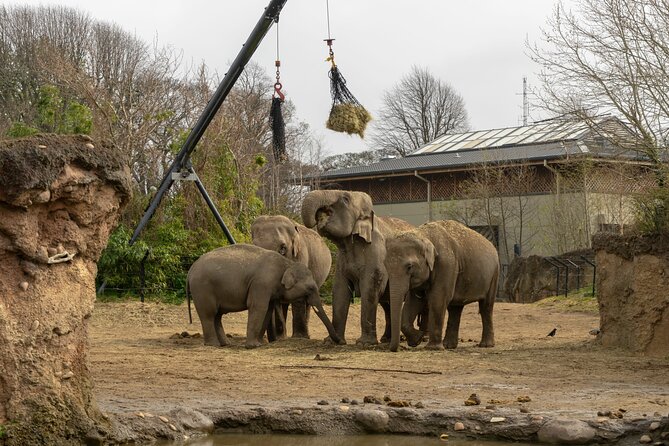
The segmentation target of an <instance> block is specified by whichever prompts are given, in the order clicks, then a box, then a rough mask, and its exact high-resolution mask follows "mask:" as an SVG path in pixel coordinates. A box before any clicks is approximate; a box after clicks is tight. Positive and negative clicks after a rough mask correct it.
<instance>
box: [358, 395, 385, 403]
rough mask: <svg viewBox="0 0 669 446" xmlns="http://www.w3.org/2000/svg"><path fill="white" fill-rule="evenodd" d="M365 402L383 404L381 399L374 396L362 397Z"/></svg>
mask: <svg viewBox="0 0 669 446" xmlns="http://www.w3.org/2000/svg"><path fill="white" fill-rule="evenodd" d="M362 401H363V403H369V404H381V400H379V399H378V398H376V397H373V396H369V395H368V396H366V397H364V398H363V399H362Z"/></svg>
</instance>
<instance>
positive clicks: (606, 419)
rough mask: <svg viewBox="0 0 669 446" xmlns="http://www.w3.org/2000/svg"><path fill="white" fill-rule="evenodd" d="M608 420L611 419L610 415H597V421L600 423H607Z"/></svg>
mask: <svg viewBox="0 0 669 446" xmlns="http://www.w3.org/2000/svg"><path fill="white" fill-rule="evenodd" d="M607 421H609V417H597V422H598V423H600V424H601V423H606V422H607Z"/></svg>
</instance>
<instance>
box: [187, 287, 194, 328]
mask: <svg viewBox="0 0 669 446" xmlns="http://www.w3.org/2000/svg"><path fill="white" fill-rule="evenodd" d="M188 279H189V277H186V299H187V300H188V322H189V323H190V324H192V323H193V313H191V311H190V280H188Z"/></svg>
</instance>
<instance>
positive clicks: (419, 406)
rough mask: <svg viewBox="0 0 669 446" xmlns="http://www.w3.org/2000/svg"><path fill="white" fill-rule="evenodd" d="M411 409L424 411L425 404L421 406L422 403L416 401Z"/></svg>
mask: <svg viewBox="0 0 669 446" xmlns="http://www.w3.org/2000/svg"><path fill="white" fill-rule="evenodd" d="M413 407H415V408H416V409H424V408H425V404H423V402H422V401H418V402H417V403H416V404H414V405H413Z"/></svg>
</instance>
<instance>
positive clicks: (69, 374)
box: [63, 370, 74, 379]
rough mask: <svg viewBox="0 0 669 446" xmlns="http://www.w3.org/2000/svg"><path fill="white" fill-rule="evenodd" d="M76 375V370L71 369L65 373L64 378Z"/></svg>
mask: <svg viewBox="0 0 669 446" xmlns="http://www.w3.org/2000/svg"><path fill="white" fill-rule="evenodd" d="M73 376H74V372H72V371H71V370H70V371H69V372H66V373H63V379H70V378H72V377H73Z"/></svg>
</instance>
